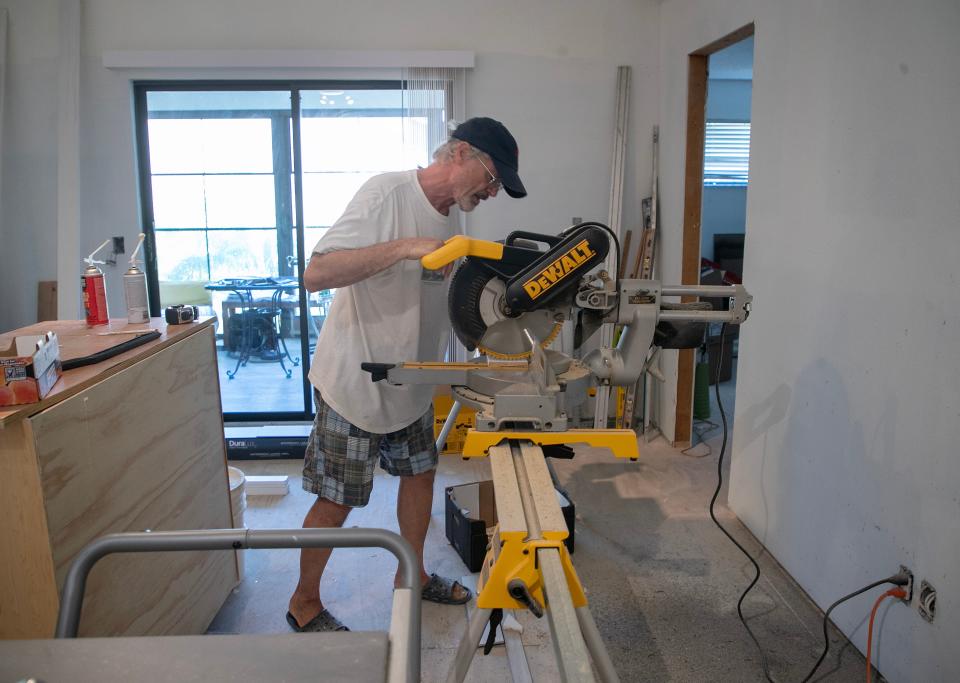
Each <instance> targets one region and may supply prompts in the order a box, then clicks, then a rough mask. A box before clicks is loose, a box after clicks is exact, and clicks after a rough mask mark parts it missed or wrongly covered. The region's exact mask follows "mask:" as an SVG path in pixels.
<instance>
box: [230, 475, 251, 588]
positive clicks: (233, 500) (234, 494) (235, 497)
mask: <svg viewBox="0 0 960 683" xmlns="http://www.w3.org/2000/svg"><path fill="white" fill-rule="evenodd" d="M227 474H228V475H229V478H230V512H231V513H232V514H233V526H234V528H235V529H245V528H246V527H245V526H244V525H243V511H244V510H246V509H247V491H246V489H247V487H246V481H247V478H246V477H245V476H244V474H243V471H242V470H240V469H238V468H236V467H230V466H228V467H227ZM236 552H237V574H238V576H239V577H240V580H241V581H242V580H243V553H244V551H243V550H238V551H236Z"/></svg>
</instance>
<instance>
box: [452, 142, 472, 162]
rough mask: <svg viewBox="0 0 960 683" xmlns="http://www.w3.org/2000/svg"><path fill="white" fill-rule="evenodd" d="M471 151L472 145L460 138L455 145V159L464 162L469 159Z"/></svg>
mask: <svg viewBox="0 0 960 683" xmlns="http://www.w3.org/2000/svg"><path fill="white" fill-rule="evenodd" d="M469 152H470V145H469V144H467V143H466V142H464V141H463V140H460V141H458V142H457V144H456V145H454V147H453V160H454V161H456V162H457V163H458V164H462V163H463V162H464V161H466V159H467V155H468V153H469Z"/></svg>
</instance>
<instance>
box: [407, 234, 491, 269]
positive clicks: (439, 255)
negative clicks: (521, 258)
mask: <svg viewBox="0 0 960 683" xmlns="http://www.w3.org/2000/svg"><path fill="white" fill-rule="evenodd" d="M461 256H478V257H480V258H485V259H489V260H491V261H499V260H500V259H502V258H503V245H502V244H500V243H499V242H489V241H487V240H475V239H472V238H470V237H466V236H464V235H454V236H453V237H451V238H450V239H448V240H447V241H446V242H444V243H443V246H442V247H440V248H439V249H437V250H435V251H431V252H430V253H429V254H427V255H426V256H424V257H422V258H421V259H420V263H421V264H422V265H423V267H424V268H426V269H427V270H440V269H441V268H443V267H444V266H445V265H447V264H448V263H453V262H454V261H456V260H457V259H458V258H460V257H461Z"/></svg>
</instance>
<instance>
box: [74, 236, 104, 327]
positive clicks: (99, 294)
mask: <svg viewBox="0 0 960 683" xmlns="http://www.w3.org/2000/svg"><path fill="white" fill-rule="evenodd" d="M109 243H110V240H109V239H108V240H106V241H105V242H104V243H103V244H101V245H100V246H99V247H97V248H96V249H94V250H93V253H91V254H90V255H89V256H87V257H86V258H85V259H83V260H84V262H85V263H86V264H87V267H86V268H84V270H83V275H82V276H81V277H80V288H81V289H82V290H83V309H84V311H85V312H86V314H87V325H89V326H90V327H93V326H94V325H106V324H107V323H109V322H110V313H109V312H108V311H107V287H106V282H105V280H104V277H103V271H102V270H100V268H99V267H98V264H100V265H102V264H103V263H104V262H103V261H94V259H93V257H94V255H95V254H96V253H97V252H98V251H100V250H101V249H103V248H104V247H105V246H107V244H109Z"/></svg>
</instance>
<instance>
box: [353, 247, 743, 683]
mask: <svg viewBox="0 0 960 683" xmlns="http://www.w3.org/2000/svg"><path fill="white" fill-rule="evenodd" d="M508 241H509V238H508ZM478 242H480V241H479V240H470V239H468V238H453V239H452V240H450V241H448V243H447V245H446V246H445V247H443V248H442V249H441V250H440V251H442V252H443V254H442V256H440V257H437V254H439V253H440V252H434V254H432V255H428V256H427V257H424V260H423V261H424V265H425V266H427V267H430V268H436V267H438V261H444V260H446V261H445V262H449V261H452V260H454V259H455V258H459V257H461V256H468V257H470V256H475V257H476V256H477V255H478V254H480V253H483V254H487V253H489V250H490V249H491V248H490V247H489V244H490V243H481V244H479V245H478V244H475V243H478ZM451 243H452V245H453V246H454V247H455V248H454V249H450V248H449V247H450V246H451ZM444 250H445V251H444ZM431 257H433V258H431ZM480 258H483V256H480ZM442 265H443V263H439V266H442ZM671 296H680V297H697V296H703V297H711V298H714V297H730V310H727V311H713V310H709V305H706V306H704V305H701V304H696V303H694V304H692V305H686V306H683V305H680V306H678V305H675V304H668V303H666V302H663V301H662V299H663V297H671ZM564 301H565V303H563V302H561V303H558V302H557V300H556V299H554V301H553V303H552V305H551V306H550V310H551V312H552V314H553V315H554V316H555V317H557V316H560V319H561V320H562V319H563V316H565V315H566V314H567V313H568V312H569V311H564V310H563V309H564V308H565V307H571V308H575V309H579V310H580V311H581V312H582V313H584V314H586V315H581V316H580V318H579V323H578V327H582V330H583V331H585V335H584V336H583V339H586V338H589V336H590V335H591V334H592V333H593V332H594V331H596V329H598V328H599V326H600V325H601V324H608V323H616V324H621V325H625V327H624V328H623V331H622V334H621V336H620V341H619V343H618V345H617V347H616V348H607V349H604V348H601V349H596V350H594V351H592V352H590V353H588V354H587V355H586V356H585V357H584V358H583V360H582V361H578V360H574V359H572V358H570V357H569V356H566V355H564V354H562V353H559V352H557V351H552V350H546V349H543V348H542V346H541V343H540V340H538V339H537V338H536V337H535V336H534V335H533V333H531V331H530V330H529V329H526V328H524V329H523V335H524V337H525V338H526V341H527V348H528V349H529V352H528V353H527V354H526V358H516V357H514V358H509V359H504V360H497V359H491V358H489V357H487V356H481V357H478V358H475V359H473V360H472V361H470V362H466V363H416V362H407V363H398V364H395V365H390V364H380V363H365V364H364V365H363V367H364V369H365V370H367V371H369V372H371V374H372V379H373V380H374V381H381V380H386V381H387V382H389V383H391V384H397V385H402V384H434V385H441V384H443V385H449V386H450V387H451V391H452V393H453V395H454V397H455V402H454V406H453V409H452V410H451V412H450V414H449V416H448V418H447V421H446V423H445V425H444V427H443V430H442V431H441V433H440V436H439V439H438V446H442V445H443V442H444V441H445V439H446V436H447V434H448V433H449V430H450V427H451V426H452V424H453V423H454V421H455V420H456V416H457V411H458V410H459V408H460V405H461V404H465V405H468V406H470V407H472V408H474V409H475V410H476V411H477V412H476V423H475V424H476V426H475V428H474V429H471V430H470V431H469V432H468V433H467V436H466V440H465V443H464V447H463V454H462V455H463V457H467V458H469V457H489V458H490V467H491V472H492V476H493V486H494V491H495V498H496V511H497V527H496V530H495V532H494V535H493V538H492V539H491V542H490V545H489V548H488V551H487V556H486V558H485V559H484V564H483V567H482V569H481V572H480V578H479V580H478V582H477V602H476V609H474V611H473V614H472V615H471V618H470V620H469V623H468V626H467V631H466V633H465V634H464V637H463V639H462V641H461V643H460V646H459V648H458V650H457V655H456V658H455V660H454V663H453V665H452V667H451V669H450V671H449V674H448V677H447V681H449V682H456V683H460V682H461V681H463V679H464V677H465V676H466V674H467V671H468V669H469V667H470V663H471V661H472V660H473V656H474V654H475V653H476V650H477V644H478V643H479V641H480V638H481V635H482V633H483V630H484V628H485V626H486V624H487V622H488V621H489V622H490V626H491V629H490V631H491V634H490V638H489V639H488V640H487V645H486V646H485V648H484V652H485V654H486V653H488V652H489V650H490V647H491V646H492V644H493V637H494V634H495V630H496V626H497V624H498V623H499V622H500V619H501V617H502V614H503V610H505V609H529V610H530V611H531V612H532V613H533V614H534V615H535V616H537V617H538V618H540V617H542V616H543V614H544V613H546V614H547V616H548V619H549V624H550V630H551V634H552V640H553V644H554V650H555V653H556V657H557V662H558V665H559V670H560V676H561V679H562V680H564V681H595V680H596V677H595V674H594V668H595V669H596V674H597V675H599V679H600V680H601V681H618V680H619V678H618V676H617V673H616V670H615V669H614V667H613V664H612V662H611V660H610V657H609V654H608V653H607V651H606V648H605V647H604V644H603V640H602V638H601V637H600V633H599V631H598V629H597V626H596V624H595V622H594V620H593V617H592V616H591V614H590V611H589V608H588V606H587V599H586V596H585V595H584V591H583V587H582V585H581V583H580V580H579V578H578V577H577V574H576V571H575V570H574V568H573V564H572V563H571V560H570V555H569V553H568V552H567V549H566V546H565V545H564V543H563V541H564V539H565V538H567V536H568V535H569V532H568V530H567V526H566V523H565V521H564V519H563V514H562V512H561V510H560V505H559V503H558V501H557V497H556V493H555V490H554V483H553V480H552V479H551V476H550V471H549V468H548V465H547V462H546V460H545V458H546V457H549V456H555V457H572V456H573V451H572V449H570V448H569V444H575V443H586V444H589V445H591V446H596V447H604V448H608V449H610V450H611V451H612V452H613V454H614V455H615V456H616V457H618V458H629V459H631V460H636V459H637V458H638V457H639V449H638V446H637V435H636V433H635V432H634V431H633V430H629V429H572V428H569V427H568V419H567V411H568V410H569V409H570V408H572V407H573V406H575V405H578V404H580V403H582V402H583V401H585V400H586V398H587V396H588V391H589V389H590V387H591V385H592V384H593V383H594V382H599V383H602V384H608V385H611V386H626V385H631V384H633V383H635V382H636V381H637V379H638V378H639V377H640V375H641V374H642V373H643V372H644V371H646V370H648V364H649V360H648V351H649V349H650V347H651V346H652V345H654V344H656V343H657V342H660V344H663V346H665V347H667V348H685V347H686V346H683V345H689V344H691V343H692V341H691V340H694V339H696V340H697V341H699V340H701V339H702V338H703V336H702V333H703V327H702V326H703V325H705V324H706V323H708V322H726V323H734V324H738V323H742V322H744V321H745V320H746V318H747V315H748V314H749V308H750V302H751V297H750V295H749V294H748V293H747V292H746V290H745V289H744V288H743V287H742V286H741V285H736V286H696V285H694V286H677V287H661V285H660V283H659V282H656V281H653V280H619V281H617V282H614V281H613V280H612V279H610V278H608V277H607V276H606V273H603V272H601V273H598V274H597V275H595V276H588V277H584V278H583V280H582V281H581V282H580V283H579V286H578V288H577V290H576V294H575V296H574V297H572V299H571V298H565V299H564ZM453 306H454V302H453V300H452V299H451V307H453ZM690 323H692V324H693V325H694V326H696V325H699V326H700V328H699V329H690V326H689V325H688V324H690ZM685 325H686V329H685ZM657 345H659V344H657ZM514 350H515V349H514ZM512 355H513V356H517V355H519V354H515V353H514V354H512ZM591 660H592V662H593V667H591ZM524 664H525V663H524ZM511 671H512V672H513V674H514V678H515V680H517V676H518V673H517V672H518V671H519V672H521V675H520V680H524V679H526V680H529V679H528V678H527V676H528V673H529V670H528V669H527V668H526V666H525V665H524V666H523V667H518V668H515V667H514V666H511Z"/></svg>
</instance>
